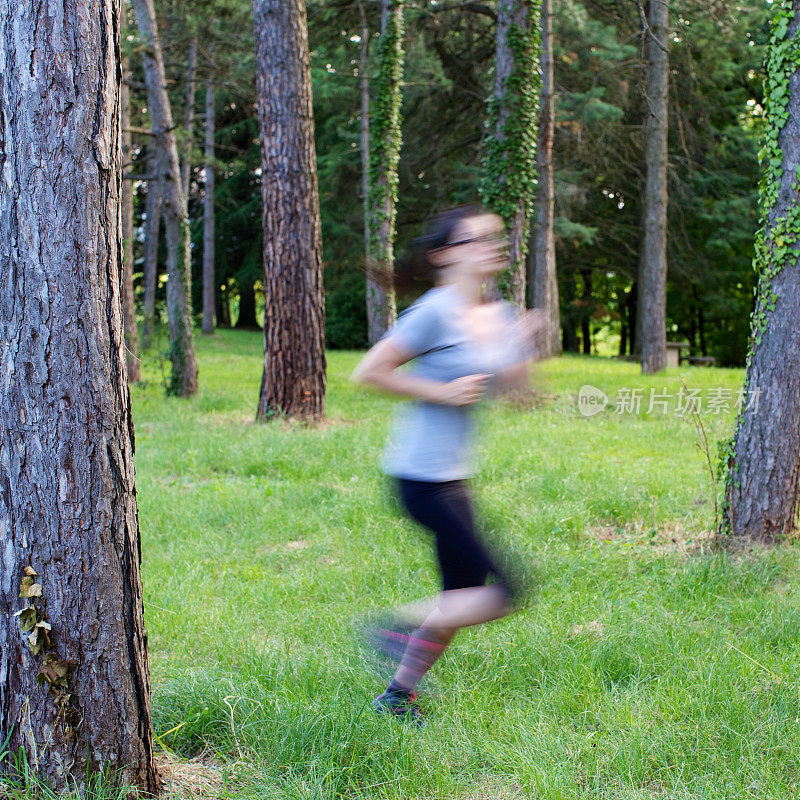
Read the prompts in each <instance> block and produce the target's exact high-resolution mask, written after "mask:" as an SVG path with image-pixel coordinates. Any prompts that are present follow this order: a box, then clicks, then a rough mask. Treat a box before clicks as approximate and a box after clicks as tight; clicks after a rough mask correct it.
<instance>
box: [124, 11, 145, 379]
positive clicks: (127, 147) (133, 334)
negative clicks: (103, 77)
mask: <svg viewBox="0 0 800 800" xmlns="http://www.w3.org/2000/svg"><path fill="white" fill-rule="evenodd" d="M120 11H121V16H120V29H121V31H122V34H123V36H124V33H125V16H126V13H127V12H126V9H125V7H124V6H122V8H121V9H120ZM128 74H129V69H128V59H127V58H123V60H122V75H123V77H124V78H127V76H128ZM121 103H122V158H123V161H124V162H125V163H127V164H128V172H131V171H132V161H133V148H132V147H131V132H130V127H131V122H130V118H131V115H130V92H129V91H128V84H127V83H124V82H123V83H122V90H121ZM122 238H123V242H124V247H123V251H122V299H123V302H122V319H123V322H124V326H125V358H126V362H127V365H128V380H129V381H131V383H136V382H137V381H139V380H141V377H142V365H141V362H140V361H139V326H138V325H137V324H136V303H135V301H134V297H133V181H130V180H125V179H124V177H123V183H122Z"/></svg>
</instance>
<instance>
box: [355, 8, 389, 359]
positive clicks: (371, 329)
mask: <svg viewBox="0 0 800 800" xmlns="http://www.w3.org/2000/svg"><path fill="white" fill-rule="evenodd" d="M358 12H359V15H360V17H361V42H360V47H359V57H358V77H359V84H360V91H361V198H362V203H363V210H364V259H365V261H366V263H367V264H370V259H371V252H370V239H369V237H370V230H369V228H370V214H369V74H368V70H369V28H368V26H367V15H366V13H365V11H364V3H363V2H361V0H359V3H358ZM381 291H382V289H381V286H380V285H379V284H378V283H376V282H375V280H374V277H373V275H372V273H371V269H368V270H367V286H366V302H367V336H368V340H369V342H370V343H374V341H377V339H378V338H380V336H378V335H377V330H379V329H380V327H381V325H380V318H379V315H378V314H373V313H372V311H373V309H376V310H377V311H378V312H380V309H381V308H382V307H385V299H386V298H385V295H384V298H383V300H384V303H383V304H382V303H381V294H380V293H381ZM384 330H385V328H384Z"/></svg>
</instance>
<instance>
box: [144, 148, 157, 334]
mask: <svg viewBox="0 0 800 800" xmlns="http://www.w3.org/2000/svg"><path fill="white" fill-rule="evenodd" d="M147 174H148V175H149V176H151V177H150V180H148V181H147V196H146V198H145V203H144V211H145V221H144V264H143V267H142V268H143V272H144V274H143V276H142V282H143V283H144V323H143V325H142V347H143V348H144V349H147V348H149V347H150V345H151V344H152V340H153V326H154V325H155V312H156V279H157V277H158V235H159V231H160V229H161V180H160V178H159V177H158V157H157V156H156V140H155V135H153V136H151V137H150V140H149V141H148V143H147Z"/></svg>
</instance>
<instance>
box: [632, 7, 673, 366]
mask: <svg viewBox="0 0 800 800" xmlns="http://www.w3.org/2000/svg"><path fill="white" fill-rule="evenodd" d="M646 19H647V25H646V27H645V30H644V37H645V52H646V54H647V93H646V101H647V125H646V135H647V146H646V156H645V160H646V164H647V179H646V185H645V194H644V239H643V245H642V246H643V250H642V259H641V277H640V285H641V296H640V297H641V302H640V305H639V310H640V313H641V320H640V322H641V324H640V334H641V342H640V346H641V351H642V372H643V373H644V374H646V375H651V374H653V373H656V372H660V371H661V370H662V369H664V367H665V366H666V365H667V325H666V305H667V127H668V122H667V113H668V111H667V98H668V78H669V54H668V53H667V50H666V49H665V48H666V46H667V40H668V33H669V30H668V29H669V6H668V2H667V0H649V3H648V6H647V17H646Z"/></svg>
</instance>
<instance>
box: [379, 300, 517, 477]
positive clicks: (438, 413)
mask: <svg viewBox="0 0 800 800" xmlns="http://www.w3.org/2000/svg"><path fill="white" fill-rule="evenodd" d="M464 304H465V301H464V298H463V296H462V295H461V294H460V292H459V291H458V289H457V288H456V287H455V286H452V285H451V286H442V287H438V288H436V289H431V290H430V291H429V292H426V293H425V294H424V295H423V296H422V297H420V298H419V300H417V301H416V302H415V303H414V304H413V305H412V306H411V307H410V308H408V309H407V310H406V311H405V312H403V314H401V315H400V317H399V319H398V320H397V323H396V324H395V325H394V326H393V327H392V328H390V329H389V330H388V331H387V332H386V334H385V336H384V338H387V339H388V338H392V339H393V340H394V341H396V342H397V344H398V345H399V346H400V347H402V349H403V350H405V351H406V352H407V353H411V354H412V356H413V361H412V365H411V370H412V372H413V374H414V375H417V376H419V377H421V378H427V379H429V380H435V381H441V382H442V383H446V382H449V381H453V380H455V379H456V378H463V377H464V376H466V375H475V374H478V373H483V374H494V373H496V372H498V371H499V370H501V369H503V368H504V367H506V366H509V365H510V364H512V363H514V362H518V361H520V360H521V355H520V348H519V347H518V346H517V344H516V343H515V342H514V341H513V337H512V336H511V335H510V326H509V336H507V337H501V338H500V339H499V340H497V341H495V343H494V344H491V343H486V344H485V345H479V344H478V343H476V342H475V341H474V340H473V339H471V338H469V337H468V336H467V334H466V331H465V330H464V329H463V328H462V327H461V326H460V325H459V321H460V319H462V318H463V311H464ZM511 309H512V307H511V306H510V304H506V308H505V312H506V313H505V318H506V320H507V321H508V322H509V323H510V322H511V320H512V319H513V316H514V315H513V311H512V310H511ZM473 416H474V406H458V407H457V406H446V405H439V404H437V403H429V402H425V401H422V400H416V401H412V402H409V403H405V404H403V407H402V409H401V411H400V413H399V414H398V415H397V418H396V419H395V424H394V427H393V429H392V432H391V434H390V436H389V441H388V442H387V445H386V449H385V450H384V453H383V460H382V466H383V471H384V472H385V473H386V474H387V475H392V476H394V477H397V478H406V479H407V480H416V481H437V482H438V481H452V480H460V479H462V478H467V477H469V476H470V475H472V474H474V471H475V469H474V464H473V452H472V451H473V435H474V432H473V428H474V421H473Z"/></svg>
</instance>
